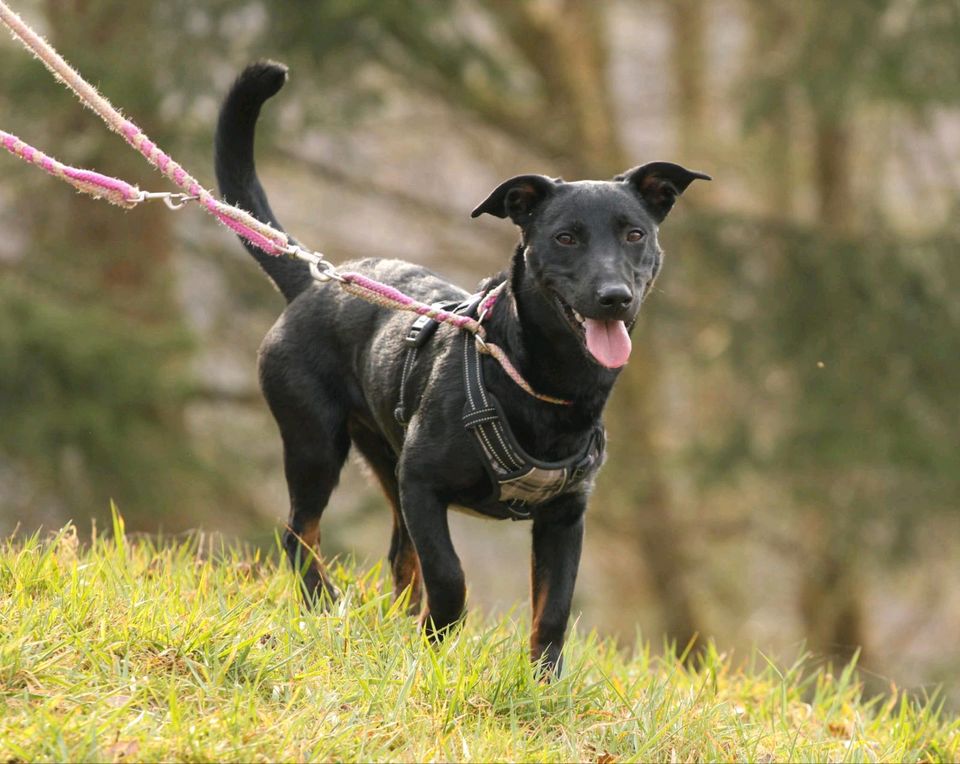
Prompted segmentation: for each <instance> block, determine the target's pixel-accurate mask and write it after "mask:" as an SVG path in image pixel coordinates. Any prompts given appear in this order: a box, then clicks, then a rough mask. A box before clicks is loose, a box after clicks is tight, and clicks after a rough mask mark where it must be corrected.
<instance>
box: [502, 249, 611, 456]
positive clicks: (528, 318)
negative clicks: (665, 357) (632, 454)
mask: <svg viewBox="0 0 960 764" xmlns="http://www.w3.org/2000/svg"><path fill="white" fill-rule="evenodd" d="M506 281H507V286H506V288H505V290H504V292H503V294H502V295H501V297H500V299H499V300H498V301H497V305H496V307H495V308H494V310H493V311H492V312H491V314H490V317H489V318H488V319H487V321H486V322H485V325H486V326H487V333H488V337H489V339H490V340H491V341H492V342H495V343H497V344H499V345H500V346H501V347H502V348H503V350H504V351H506V353H507V355H508V356H509V358H510V360H511V361H512V362H513V364H514V365H515V366H516V367H517V369H518V370H519V371H520V373H521V374H522V375H523V376H524V378H525V379H526V380H527V381H528V382H529V383H530V385H531V386H532V387H533V389H534V390H536V391H537V392H539V393H543V394H545V395H551V396H554V397H557V398H563V399H565V400H569V401H572V405H569V406H563V405H556V404H551V403H544V402H540V401H535V402H533V404H532V405H531V400H530V398H529V396H528V395H527V394H526V393H524V392H523V391H521V390H520V389H519V388H518V387H517V385H516V383H515V382H513V381H512V380H511V379H510V378H509V377H507V375H506V374H505V373H504V372H503V371H502V370H501V369H500V367H499V365H497V364H485V366H484V371H485V375H486V381H487V385H488V387H489V388H490V390H491V392H493V393H494V395H496V396H497V398H498V399H499V400H500V401H501V403H502V404H503V405H504V406H505V407H508V408H511V409H514V408H515V409H517V412H512V411H508V412H507V413H508V416H509V418H510V420H511V423H513V422H515V421H516V423H517V425H518V430H519V429H521V427H522V425H521V422H520V421H518V420H521V421H522V420H524V419H527V418H528V417H530V418H531V420H536V419H537V418H543V417H546V418H547V420H548V421H549V420H553V419H554V417H559V418H562V419H563V420H564V421H565V422H566V423H568V424H569V425H570V426H572V427H574V428H583V429H587V428H590V427H592V426H593V425H594V424H595V423H596V421H597V420H598V419H599V417H600V414H601V412H602V411H603V407H604V404H605V403H606V401H607V398H608V396H609V395H610V390H611V388H612V387H613V383H614V381H615V380H616V378H617V371H614V370H610V369H605V368H603V367H602V366H600V365H599V364H597V363H595V362H594V361H592V360H591V359H590V358H588V357H587V354H586V351H585V349H584V347H583V344H582V342H581V341H580V339H579V338H578V337H576V336H575V335H574V333H573V330H572V328H571V327H570V325H569V324H568V322H567V321H566V319H565V318H564V317H563V316H562V315H561V313H560V311H559V310H558V309H557V307H556V306H555V305H554V304H553V300H554V298H553V297H552V296H551V295H549V294H548V293H546V292H545V291H544V290H543V289H542V288H541V287H540V286H539V285H538V284H537V283H536V281H535V280H534V278H533V277H532V275H531V274H530V273H529V271H528V268H527V265H526V262H525V259H524V247H523V244H522V243H521V244H520V245H518V247H517V250H516V252H515V253H514V257H513V261H512V263H511V267H510V270H509V272H508V273H507V274H506ZM509 401H520V403H519V405H515V406H509V404H508V402H509ZM528 412H533V413H532V414H530V413H528ZM523 429H526V428H523ZM532 429H533V430H536V429H538V428H536V427H535V426H534V427H532ZM517 435H518V437H521V440H522V439H523V438H522V434H521V432H519V431H518V432H517Z"/></svg>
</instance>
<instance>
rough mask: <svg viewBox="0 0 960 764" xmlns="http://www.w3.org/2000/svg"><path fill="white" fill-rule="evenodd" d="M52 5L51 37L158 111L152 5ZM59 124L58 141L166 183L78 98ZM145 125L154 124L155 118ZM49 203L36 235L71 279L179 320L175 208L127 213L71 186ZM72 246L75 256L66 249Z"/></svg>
mask: <svg viewBox="0 0 960 764" xmlns="http://www.w3.org/2000/svg"><path fill="white" fill-rule="evenodd" d="M46 9H47V18H48V20H49V24H50V37H51V41H52V42H53V44H54V45H55V46H57V47H58V48H60V49H61V50H63V51H69V52H70V55H69V58H70V59H71V62H72V63H73V64H74V65H75V66H77V67H78V68H79V70H80V71H81V72H83V73H84V74H85V76H86V77H87V78H88V79H90V80H91V81H92V82H94V83H96V82H98V81H107V79H108V78H107V77H106V73H107V72H109V73H110V76H109V82H110V84H111V92H112V93H113V94H114V97H115V98H116V100H117V102H118V103H120V104H122V105H123V109H124V110H126V111H127V113H129V114H130V115H131V116H132V117H133V118H134V120H135V121H139V119H138V117H137V115H138V114H144V115H147V114H151V113H152V112H153V111H154V109H155V105H156V101H157V94H156V92H155V90H154V88H153V87H152V84H151V82H150V76H151V75H150V69H149V68H144V66H143V64H144V62H143V59H142V43H143V41H144V40H145V39H146V37H147V36H148V35H149V34H150V26H149V18H148V17H149V14H146V13H144V11H143V8H142V7H137V6H136V4H132V3H129V2H123V0H46ZM138 53H139V55H138ZM101 73H102V75H101ZM51 124H52V125H53V126H54V127H53V130H54V137H53V139H52V140H53V146H54V147H57V146H62V147H64V149H65V150H67V151H68V152H69V153H71V155H72V157H74V158H73V159H71V161H75V162H77V163H78V164H82V165H84V166H87V167H91V168H96V169H98V170H99V171H101V172H105V173H107V174H110V175H116V176H118V177H121V178H124V179H126V180H128V181H130V182H137V180H138V179H141V178H143V179H145V182H144V184H143V185H146V184H150V185H151V186H152V185H154V184H157V183H163V182H164V181H162V179H160V178H159V176H157V175H154V174H153V172H152V171H151V170H150V168H149V166H148V165H147V164H146V163H145V161H144V160H143V159H142V158H141V157H140V156H139V155H138V154H137V153H136V152H135V151H134V150H133V149H131V148H129V147H128V146H127V145H126V144H125V143H124V141H123V140H122V139H121V138H120V137H118V136H116V135H114V134H113V133H111V132H110V131H109V130H108V128H107V127H106V126H105V125H103V124H102V123H101V122H100V120H99V119H98V118H97V117H95V116H92V113H91V112H90V111H88V110H85V109H82V108H81V107H80V105H79V104H78V103H76V102H73V103H72V104H71V106H70V108H69V109H65V110H64V111H63V112H62V116H60V118H59V119H54V120H51ZM144 129H146V130H147V132H148V133H150V132H152V131H151V130H150V129H149V127H147V126H145V127H144ZM78 147H80V148H81V151H80V152H79V153H80V156H79V157H77V155H78V151H77V149H78ZM83 149H86V150H85V151H84V150H83ZM54 153H56V154H60V153H63V152H61V151H60V150H54ZM58 190H61V189H58ZM60 200H62V202H63V203H60ZM52 201H53V200H52V199H49V198H48V200H47V202H52ZM47 202H45V203H44V206H45V209H47V210H49V214H45V215H44V217H43V218H42V221H41V230H38V231H36V234H37V235H38V236H39V237H40V238H41V239H43V240H44V241H45V246H44V248H43V251H44V252H46V253H47V256H48V257H53V256H55V257H56V258H57V262H56V268H57V271H58V272H62V273H63V274H64V275H65V276H67V277H68V285H69V287H71V288H79V289H81V290H83V291H84V292H87V293H88V294H90V295H95V296H96V299H97V300H100V301H103V302H108V303H110V304H111V307H112V308H114V309H116V310H118V311H119V312H120V313H121V314H122V315H125V316H127V317H128V318H134V319H136V320H140V321H145V322H148V323H156V322H177V321H178V311H177V307H176V305H175V302H174V299H173V293H172V281H171V278H170V273H169V253H170V245H171V235H170V216H169V214H167V213H166V208H165V207H163V206H162V205H158V204H154V205H143V206H142V207H140V208H138V209H136V210H135V211H129V212H124V211H122V210H120V209H118V208H117V207H114V206H113V205H110V204H107V203H106V202H103V201H97V200H93V199H91V198H90V197H87V196H82V195H80V194H72V195H71V194H70V193H69V192H64V193H62V195H61V196H60V197H59V198H58V200H57V203H49V204H48V203H47ZM131 241H136V242H137V244H138V246H137V249H136V250H135V251H131V250H130V249H129V247H128V244H127V242H131ZM65 251H70V252H71V255H70V256H69V257H64V252H65Z"/></svg>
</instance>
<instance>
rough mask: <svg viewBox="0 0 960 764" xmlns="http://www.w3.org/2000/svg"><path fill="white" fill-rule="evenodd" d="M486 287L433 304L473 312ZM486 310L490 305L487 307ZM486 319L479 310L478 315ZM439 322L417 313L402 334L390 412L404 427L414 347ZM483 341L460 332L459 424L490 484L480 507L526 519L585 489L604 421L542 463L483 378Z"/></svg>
mask: <svg viewBox="0 0 960 764" xmlns="http://www.w3.org/2000/svg"><path fill="white" fill-rule="evenodd" d="M487 294H488V293H486V292H479V293H477V294H473V295H470V296H469V297H467V298H466V299H464V300H463V301H462V302H460V303H437V304H435V305H434V306H433V307H435V308H438V309H442V310H446V311H450V312H452V313H454V314H456V315H460V316H472V315H474V313H476V311H477V309H478V307H479V306H480V305H486V304H487V303H486V300H485V298H486V297H487ZM487 310H490V307H488V308H487ZM483 318H484V315H483V312H481V314H480V315H478V316H477V320H478V321H482V320H483ZM437 326H438V324H437V322H436V321H435V320H433V319H431V318H430V317H429V316H420V317H419V318H417V320H416V321H414V322H413V324H411V326H410V328H409V330H408V331H407V336H406V337H405V339H404V344H405V345H406V348H407V350H406V353H405V354H404V359H403V370H402V372H401V374H400V393H399V400H398V403H397V408H396V410H395V411H394V416H395V417H396V419H397V421H398V422H399V423H400V424H401V425H404V426H406V424H407V423H408V421H409V419H408V416H409V413H410V412H409V411H408V406H409V405H410V403H411V402H412V401H411V400H410V397H411V396H410V391H409V390H408V387H409V381H410V374H411V371H412V368H413V364H414V362H415V361H416V357H417V352H418V350H419V349H420V348H421V347H423V345H425V344H426V343H427V342H428V341H429V339H430V338H431V337H432V336H433V334H434V332H435V331H436V329H437ZM482 342H483V340H482V338H481V337H480V336H479V335H477V336H475V337H471V336H470V335H469V334H467V333H464V334H463V344H462V348H463V384H464V390H465V394H466V404H465V406H464V410H463V425H464V427H465V428H466V429H467V431H468V432H469V433H470V434H471V435H472V436H473V439H474V442H475V444H476V446H477V450H478V453H479V455H480V457H481V459H482V461H483V465H484V469H485V470H486V472H487V475H488V476H489V477H490V480H491V482H492V484H493V490H492V492H491V493H490V495H489V496H488V497H487V498H486V499H485V500H484V501H482V502H481V503H480V505H478V507H477V508H478V509H479V510H480V511H481V512H483V513H484V514H487V515H492V516H494V517H503V518H506V517H509V518H510V519H512V520H529V519H530V518H531V517H532V516H533V513H532V507H533V506H535V505H537V504H542V503H544V502H547V501H550V500H551V499H554V498H556V497H557V496H560V495H562V494H564V493H572V492H573V491H576V490H578V489H581V488H585V487H586V486H587V484H588V483H589V481H591V480H592V479H593V477H594V476H595V475H596V472H597V470H598V469H599V468H600V465H601V463H602V462H603V455H604V448H605V445H606V436H605V433H604V429H603V426H602V425H597V427H596V428H595V429H594V431H593V432H592V433H591V434H590V437H589V438H588V439H587V441H586V442H585V443H584V445H583V447H582V448H581V449H580V451H579V452H577V453H576V454H574V455H573V456H570V457H568V458H567V459H562V460H561V461H558V462H544V461H540V460H539V459H535V458H534V457H532V456H530V455H529V454H528V453H527V452H526V451H524V450H523V448H521V447H520V444H519V443H518V442H517V439H516V437H514V435H513V432H512V430H511V429H510V424H509V422H508V421H507V419H506V417H505V416H504V414H503V410H502V409H501V407H500V403H499V401H497V399H496V397H494V395H493V394H492V393H490V392H489V391H488V390H487V388H486V385H485V384H484V381H483V366H482V364H481V362H480V354H481V352H482V351H481V345H480V343H482Z"/></svg>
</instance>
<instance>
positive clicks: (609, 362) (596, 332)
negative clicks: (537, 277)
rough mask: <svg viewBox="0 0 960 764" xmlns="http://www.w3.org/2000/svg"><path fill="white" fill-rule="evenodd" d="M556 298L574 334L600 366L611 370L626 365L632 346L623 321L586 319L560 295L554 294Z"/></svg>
mask: <svg viewBox="0 0 960 764" xmlns="http://www.w3.org/2000/svg"><path fill="white" fill-rule="evenodd" d="M554 297H555V298H556V300H557V304H558V305H559V306H560V310H561V312H562V313H563V315H564V317H565V318H566V319H567V321H568V323H569V324H570V326H571V328H572V329H573V331H574V333H575V334H576V335H577V336H578V337H579V338H580V341H581V342H582V343H583V344H584V346H585V347H586V349H587V352H588V353H589V354H590V355H591V356H592V357H593V359H594V360H595V361H596V362H597V363H599V364H600V365H601V366H606V367H607V368H608V369H619V368H620V367H621V366H625V365H626V363H627V361H628V360H629V359H630V351H631V350H632V349H633V343H632V342H631V341H630V335H629V334H628V333H627V325H626V324H625V323H624V322H623V321H606V320H603V319H599V318H584V317H583V316H582V315H580V313H578V312H577V311H576V310H574V308H573V306H571V305H570V304H569V303H567V302H566V301H565V300H564V299H563V298H562V297H560V295H558V294H556V293H554Z"/></svg>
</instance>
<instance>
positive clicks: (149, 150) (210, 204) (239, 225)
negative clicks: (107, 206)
mask: <svg viewBox="0 0 960 764" xmlns="http://www.w3.org/2000/svg"><path fill="white" fill-rule="evenodd" d="M0 20H2V21H3V23H4V24H6V26H7V27H8V28H9V29H10V31H11V32H12V33H13V35H14V37H15V38H16V39H17V40H19V41H20V43H21V44H22V45H23V46H24V47H26V48H27V49H28V50H30V52H32V53H33V54H34V55H35V56H36V57H37V58H39V59H40V61H42V62H43V65H44V66H46V67H47V69H48V70H49V71H50V73H51V74H53V76H54V77H55V78H56V79H57V80H59V81H60V82H62V83H63V84H64V85H66V86H67V87H68V88H70V90H72V91H73V92H74V93H75V94H76V95H77V97H78V98H79V99H80V101H81V103H83V105H84V106H87V107H88V108H90V109H92V110H93V111H94V112H95V113H96V114H97V115H98V116H99V117H100V118H101V119H102V120H103V121H104V122H105V123H106V124H107V126H108V127H109V128H110V129H111V130H113V131H114V132H116V133H119V134H120V135H121V136H123V138H124V140H126V142H127V143H129V144H130V145H131V146H133V148H135V149H136V150H137V151H138V152H139V153H140V154H141V155H142V156H143V157H144V158H145V159H146V160H147V161H148V162H150V164H152V165H153V166H154V167H155V168H156V169H157V170H159V171H160V172H161V173H162V174H163V175H165V176H166V177H167V178H169V179H170V180H171V181H173V182H174V183H175V184H176V185H177V186H178V187H180V188H181V189H182V190H183V191H185V192H186V193H187V194H189V195H191V196H196V197H197V199H198V200H199V202H200V204H202V205H203V206H204V207H205V208H206V209H207V210H208V211H209V212H210V213H211V214H213V215H214V216H215V217H216V218H217V219H218V220H219V221H220V222H221V223H223V224H224V225H225V226H227V227H228V228H230V229H232V230H233V231H235V232H236V233H237V234H239V235H240V236H243V237H244V238H245V239H247V240H248V241H250V242H251V243H252V244H255V245H256V246H257V247H259V248H260V249H262V250H263V251H264V252H267V253H268V254H271V255H280V254H291V252H292V249H293V247H294V245H293V244H292V243H291V242H290V240H289V238H288V237H287V235H286V234H284V233H282V232H280V231H277V230H276V229H274V228H272V227H271V226H268V225H266V224H264V223H261V222H260V221H259V220H257V219H256V218H255V217H253V216H252V215H250V214H248V213H246V212H244V211H243V210H240V209H237V208H236V207H232V206H231V205H228V204H226V203H224V202H221V201H220V200H219V199H217V198H215V197H214V196H213V195H212V194H211V193H210V192H209V191H207V190H206V189H205V188H203V187H202V186H201V185H200V183H199V182H198V181H197V180H196V179H195V178H194V177H193V176H191V175H190V174H189V173H188V172H187V171H186V170H184V169H183V168H182V167H181V166H180V165H179V164H177V163H176V162H175V161H174V160H173V159H172V158H171V157H170V156H169V155H168V154H166V153H165V152H163V151H161V150H160V148H159V147H158V146H157V145H156V144H155V143H153V141H151V140H150V139H149V138H148V137H147V135H146V134H145V133H144V132H143V131H142V130H141V129H140V128H139V127H137V126H136V125H135V124H134V123H133V122H131V121H130V120H128V119H126V118H125V117H124V116H123V115H122V114H121V113H120V112H119V111H118V110H117V109H115V108H114V107H113V106H112V105H111V104H110V102H109V101H108V100H107V99H106V98H104V97H103V96H102V95H100V93H98V92H97V90H96V88H94V87H93V86H92V85H91V84H90V83H88V82H87V81H86V80H84V79H83V77H81V76H80V74H79V73H78V72H77V71H76V70H75V69H74V68H73V67H72V66H70V64H68V63H67V62H66V61H65V60H64V59H63V57H62V56H61V55H60V54H59V53H57V51H55V50H54V49H53V47H52V46H51V45H50V44H49V43H48V42H47V41H46V40H44V39H43V38H42V37H41V36H40V35H38V34H37V33H36V32H34V31H33V29H31V28H30V26H29V25H28V24H26V22H24V21H23V19H21V18H20V17H19V16H18V15H17V14H16V13H15V12H14V11H13V10H12V9H11V8H10V6H8V5H7V4H6V3H5V2H4V1H3V0H0ZM79 172H89V171H85V170H84V171H79ZM111 180H114V181H116V179H115V178H114V179H111ZM116 182H118V183H122V181H116ZM77 187H78V188H80V187H79V186H77ZM80 190H85V189H83V188H81V189H80ZM87 193H90V192H89V191H87ZM104 196H105V198H108V199H109V197H107V196H106V194H104ZM115 203H116V202H115Z"/></svg>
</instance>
